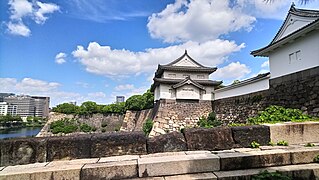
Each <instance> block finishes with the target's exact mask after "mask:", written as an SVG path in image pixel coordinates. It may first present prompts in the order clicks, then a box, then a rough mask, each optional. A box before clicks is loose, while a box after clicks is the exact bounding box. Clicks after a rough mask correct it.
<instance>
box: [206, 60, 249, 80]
mask: <svg viewBox="0 0 319 180" xmlns="http://www.w3.org/2000/svg"><path fill="white" fill-rule="evenodd" d="M250 72H251V70H250V69H249V67H248V66H247V65H246V64H241V63H240V62H232V63H230V64H228V65H227V66H224V67H222V68H219V69H217V71H216V72H214V73H213V74H212V75H211V77H212V78H213V79H219V80H233V79H234V80H235V79H241V78H243V77H244V76H245V75H247V74H249V73H250Z"/></svg>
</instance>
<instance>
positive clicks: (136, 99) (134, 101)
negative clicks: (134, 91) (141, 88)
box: [125, 90, 154, 111]
mask: <svg viewBox="0 0 319 180" xmlns="http://www.w3.org/2000/svg"><path fill="white" fill-rule="evenodd" d="M153 104H154V95H153V94H152V93H151V92H150V90H147V91H146V92H145V93H144V94H143V95H134V96H131V97H130V98H128V99H127V100H126V102H125V108H126V109H128V110H134V111H139V110H143V109H149V108H152V107H153Z"/></svg>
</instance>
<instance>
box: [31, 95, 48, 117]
mask: <svg viewBox="0 0 319 180" xmlns="http://www.w3.org/2000/svg"><path fill="white" fill-rule="evenodd" d="M31 98H33V99H34V106H35V114H34V116H36V117H48V116H49V105H50V97H41V96H31Z"/></svg>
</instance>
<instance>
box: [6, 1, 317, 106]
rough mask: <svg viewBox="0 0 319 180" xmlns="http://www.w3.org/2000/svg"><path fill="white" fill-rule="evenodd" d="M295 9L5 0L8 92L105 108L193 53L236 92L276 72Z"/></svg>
mask: <svg viewBox="0 0 319 180" xmlns="http://www.w3.org/2000/svg"><path fill="white" fill-rule="evenodd" d="M296 4H297V7H298V8H311V9H318V8H319V2H318V1H311V2H310V3H308V4H307V5H301V4H299V3H296ZM290 5H291V1H281V0H278V1H273V2H272V3H265V2H264V1H263V0H232V1H217V0H192V1H187V0H176V1H174V0H152V1H150V0H134V1H133V0H68V1H64V0H2V1H0V8H1V9H0V21H1V25H0V92H13V93H16V94H30V95H40V96H50V97H51V106H55V105H56V104H59V103H62V102H68V101H77V102H78V104H80V103H81V102H84V101H88V100H92V101H96V102H97V103H101V104H108V103H112V102H114V101H115V96H116V95H124V96H126V98H128V97H129V96H131V95H133V94H140V93H143V92H145V91H146V89H148V88H149V87H150V85H151V84H152V78H153V74H154V72H155V70H156V67H157V64H165V63H168V62H170V61H173V60H175V59H176V58H178V57H179V56H181V55H182V54H183V52H184V50H185V49H187V50H188V52H189V54H190V56H192V57H193V58H194V59H195V60H197V61H198V62H200V63H202V64H204V65H206V66H217V67H218V70H217V71H216V72H215V73H213V74H212V75H211V77H210V78H211V79H213V80H223V82H224V84H229V83H231V82H232V81H234V80H235V79H239V80H241V79H246V78H249V77H252V76H255V75H257V74H259V73H263V72H267V71H268V69H269V68H268V65H267V59H266V58H254V57H252V56H251V55H250V54H249V53H250V51H252V50H255V49H259V48H261V47H263V46H265V45H267V44H268V43H269V42H270V41H271V39H272V38H273V37H274V35H275V33H276V32H277V30H278V29H279V27H280V26H281V24H282V21H283V19H284V18H285V16H286V14H287V11H288V9H289V7H290Z"/></svg>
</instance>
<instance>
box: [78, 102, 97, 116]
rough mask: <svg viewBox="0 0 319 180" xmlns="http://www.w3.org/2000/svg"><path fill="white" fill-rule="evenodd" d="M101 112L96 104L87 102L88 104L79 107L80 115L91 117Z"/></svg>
mask: <svg viewBox="0 0 319 180" xmlns="http://www.w3.org/2000/svg"><path fill="white" fill-rule="evenodd" d="M99 110H100V108H99V106H98V105H97V104H96V102H92V101H86V102H84V103H82V104H81V106H80V107H79V110H78V114H79V115H91V114H94V113H98V112H100V111H99Z"/></svg>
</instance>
